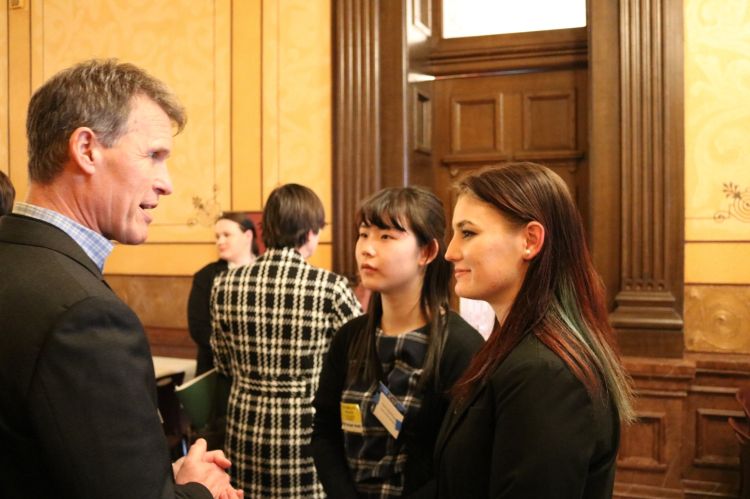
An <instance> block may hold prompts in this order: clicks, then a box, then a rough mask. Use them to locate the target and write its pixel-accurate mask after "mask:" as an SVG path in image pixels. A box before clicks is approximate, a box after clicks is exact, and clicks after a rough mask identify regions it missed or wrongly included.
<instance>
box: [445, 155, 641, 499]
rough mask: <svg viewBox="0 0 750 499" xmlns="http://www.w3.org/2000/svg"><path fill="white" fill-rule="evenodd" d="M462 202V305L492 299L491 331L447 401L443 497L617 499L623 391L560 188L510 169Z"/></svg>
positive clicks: (452, 252) (542, 174) (528, 168)
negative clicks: (613, 498)
mask: <svg viewBox="0 0 750 499" xmlns="http://www.w3.org/2000/svg"><path fill="white" fill-rule="evenodd" d="M458 190H459V197H458V201H457V203H456V207H455V210H454V212H453V230H454V234H453V239H452V240H451V243H450V245H449V246H448V250H447V252H446V258H447V259H448V260H450V261H451V262H453V264H454V266H455V270H454V273H455V277H456V287H455V290H456V294H458V295H459V296H461V297H466V298H473V299H480V300H485V301H487V302H488V303H489V304H490V305H491V306H492V308H493V309H494V311H495V315H496V318H497V321H496V322H495V327H494V329H493V331H492V334H491V335H490V338H489V339H488V341H487V343H486V344H485V345H484V347H483V348H482V350H481V351H480V352H479V353H478V354H477V356H476V357H475V358H474V359H473V360H472V362H471V365H470V366H469V368H468V369H467V371H466V373H465V374H464V375H463V376H462V378H461V379H460V380H459V382H458V383H457V384H456V386H455V388H454V390H453V396H454V399H453V402H452V406H451V408H452V411H451V412H450V416H449V417H448V418H446V420H445V421H444V423H443V427H442V429H441V431H440V436H439V437H438V441H437V444H436V451H435V462H436V466H437V480H438V483H437V490H438V497H444V498H454V497H471V498H475V499H476V498H483V497H493V498H527V497H528V498H531V497H539V498H542V497H556V498H571V499H572V498H590V499H594V498H596V499H600V498H605V497H611V496H612V488H613V485H614V474H615V458H616V456H617V450H618V445H619V437H620V421H623V422H628V421H631V420H632V419H633V418H634V412H633V407H632V400H631V389H630V384H629V379H628V377H627V375H626V373H625V370H624V369H623V367H622V365H621V364H620V361H619V359H618V355H617V353H616V348H615V343H614V338H613V331H612V328H611V326H610V325H609V322H608V320H607V312H606V308H605V304H604V289H603V285H602V283H601V280H600V278H599V276H598V275H597V274H596V272H595V271H594V268H593V265H592V263H591V258H590V256H589V252H588V249H587V247H586V242H585V237H584V232H583V225H582V223H581V218H580V215H579V214H578V211H577V210H576V207H575V205H574V203H573V200H572V198H571V196H570V193H569V192H568V189H567V186H566V185H565V183H564V182H563V181H562V179H561V178H560V177H559V176H558V175H557V174H555V173H554V172H553V171H552V170H550V169H549V168H546V167H544V166H541V165H536V164H533V163H515V164H508V165H505V166H502V167H495V168H489V169H485V170H482V171H479V172H477V173H473V174H470V175H469V176H467V177H465V178H464V179H463V180H462V181H461V182H460V183H459V185H458Z"/></svg>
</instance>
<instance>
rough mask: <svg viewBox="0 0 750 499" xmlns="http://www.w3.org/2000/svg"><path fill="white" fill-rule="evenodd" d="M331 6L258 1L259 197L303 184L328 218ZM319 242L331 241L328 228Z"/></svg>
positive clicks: (319, 0) (320, 0) (322, 1)
mask: <svg viewBox="0 0 750 499" xmlns="http://www.w3.org/2000/svg"><path fill="white" fill-rule="evenodd" d="M330 9H331V6H330V1H329V0H316V1H309V0H264V1H263V197H264V199H265V198H266V197H267V196H268V194H269V193H270V192H271V190H273V188H274V187H276V186H278V185H280V184H283V183H286V182H296V183H300V184H304V185H307V186H309V187H311V188H312V189H313V190H314V191H315V192H317V194H318V195H319V196H320V198H321V199H322V200H323V205H324V207H325V211H326V215H327V219H328V220H330V215H331V180H330V179H331V147H332V146H331V105H332V104H331V102H332V101H331V99H332V97H331V28H330V27H331V19H330V17H331V10H330ZM321 241H322V242H323V243H329V242H330V241H331V234H330V231H327V230H324V231H323V233H322V234H321ZM324 251H326V250H325V249H324ZM316 256H317V257H318V258H321V257H323V256H324V255H323V254H321V255H316ZM321 260H322V258H321ZM328 261H330V260H328Z"/></svg>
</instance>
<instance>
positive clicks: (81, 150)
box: [68, 126, 101, 175]
mask: <svg viewBox="0 0 750 499" xmlns="http://www.w3.org/2000/svg"><path fill="white" fill-rule="evenodd" d="M100 147H101V144H100V143H99V141H98V140H97V139H96V134H94V131H93V130H92V129H90V128H89V127H85V126H82V127H78V128H76V129H75V130H73V133H72V134H70V138H69V139H68V157H69V158H70V160H71V161H72V162H73V163H74V164H75V165H76V166H77V167H78V168H79V169H81V170H82V171H83V172H84V173H86V174H88V175H93V174H94V173H96V163H97V161H98V159H99V148H100Z"/></svg>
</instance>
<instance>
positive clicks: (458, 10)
mask: <svg viewBox="0 0 750 499" xmlns="http://www.w3.org/2000/svg"><path fill="white" fill-rule="evenodd" d="M442 2H443V38H463V37H468V36H483V35H501V34H506V33H521V32H526V31H545V30H552V29H563V28H579V27H582V26H586V0H523V1H519V0H442Z"/></svg>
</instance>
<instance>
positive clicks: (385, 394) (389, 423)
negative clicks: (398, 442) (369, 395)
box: [372, 382, 406, 438]
mask: <svg viewBox="0 0 750 499" xmlns="http://www.w3.org/2000/svg"><path fill="white" fill-rule="evenodd" d="M375 397H376V398H375V401H374V402H375V408H374V409H373V410H372V413H373V415H375V417H376V418H378V421H380V424H382V425H383V426H384V427H385V429H386V430H388V433H390V434H391V436H392V437H393V438H398V435H399V433H401V426H402V425H403V423H404V414H405V413H406V408H405V407H404V406H403V404H401V402H399V401H398V399H397V398H396V397H395V396H394V395H393V394H392V393H391V391H390V390H389V389H388V387H387V386H385V385H384V384H383V383H382V382H381V383H380V390H379V391H378V393H376V394H375Z"/></svg>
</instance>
